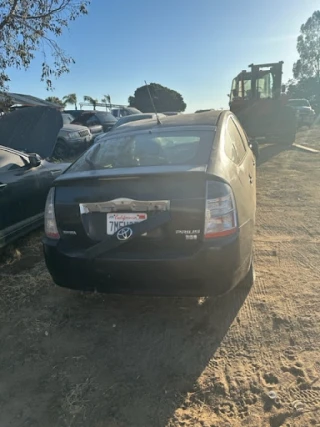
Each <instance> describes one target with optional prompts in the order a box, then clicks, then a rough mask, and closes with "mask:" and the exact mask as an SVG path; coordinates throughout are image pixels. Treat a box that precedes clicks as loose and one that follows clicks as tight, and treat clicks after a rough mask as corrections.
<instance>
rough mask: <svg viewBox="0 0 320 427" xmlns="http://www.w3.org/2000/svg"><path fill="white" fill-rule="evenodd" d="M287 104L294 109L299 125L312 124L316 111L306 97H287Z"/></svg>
mask: <svg viewBox="0 0 320 427" xmlns="http://www.w3.org/2000/svg"><path fill="white" fill-rule="evenodd" d="M287 105H288V106H289V107H291V108H293V109H294V110H295V111H296V113H297V122H298V125H299V126H304V125H307V126H311V125H312V123H313V122H314V120H315V118H316V113H315V111H314V110H313V109H312V107H311V105H310V102H309V101H308V100H307V99H289V101H288V103H287Z"/></svg>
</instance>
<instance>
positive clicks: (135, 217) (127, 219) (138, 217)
mask: <svg viewBox="0 0 320 427" xmlns="http://www.w3.org/2000/svg"><path fill="white" fill-rule="evenodd" d="M147 218H148V216H147V214H145V213H110V214H107V234H108V235H109V236H112V235H113V234H115V233H116V232H117V231H118V230H119V229H120V228H122V227H126V226H128V225H132V224H136V223H137V222H142V221H145V220H146V219H147Z"/></svg>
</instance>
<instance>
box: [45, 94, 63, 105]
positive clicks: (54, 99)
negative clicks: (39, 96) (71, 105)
mask: <svg viewBox="0 0 320 427" xmlns="http://www.w3.org/2000/svg"><path fill="white" fill-rule="evenodd" d="M45 100H46V101H48V102H52V103H53V104H57V105H61V107H64V102H63V101H61V99H60V98H58V97H57V96H48V97H47V98H46V99H45Z"/></svg>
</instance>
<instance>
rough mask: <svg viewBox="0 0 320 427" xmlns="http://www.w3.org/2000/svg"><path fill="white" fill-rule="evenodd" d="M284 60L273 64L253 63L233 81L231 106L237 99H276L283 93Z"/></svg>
mask: <svg viewBox="0 0 320 427" xmlns="http://www.w3.org/2000/svg"><path fill="white" fill-rule="evenodd" d="M282 65H283V61H281V62H277V63H273V64H259V65H254V64H251V65H249V67H250V68H251V71H246V70H243V71H241V73H240V74H238V76H237V77H236V78H234V79H233V81H232V87H231V93H230V107H231V106H232V104H233V103H234V102H236V103H237V101H242V102H243V101H252V100H259V99H276V98H279V97H280V94H281V78H282Z"/></svg>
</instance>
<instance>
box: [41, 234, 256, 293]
mask: <svg viewBox="0 0 320 427" xmlns="http://www.w3.org/2000/svg"><path fill="white" fill-rule="evenodd" d="M59 246H60V248H59ZM43 247H44V255H45V261H46V265H47V268H48V270H49V272H50V274H51V276H52V278H53V280H54V282H55V283H56V284H57V285H59V286H62V287H67V288H71V289H77V290H83V291H98V292H107V293H115V294H124V293H127V294H142V295H185V296H188V295H190V296H203V295H219V294H222V293H225V292H227V291H228V290H230V289H231V288H233V287H234V286H235V285H237V284H238V283H239V282H240V281H241V280H242V279H243V277H244V276H245V274H246V273H247V271H248V269H249V266H250V257H251V247H250V248H247V249H248V250H247V251H244V250H243V248H241V251H240V242H239V236H238V235H237V236H231V237H229V238H227V239H221V240H219V241H215V242H206V243H203V244H201V245H200V246H199V247H198V248H197V250H196V251H195V252H193V253H192V254H188V255H183V254H179V253H173V252H172V251H171V252H169V251H168V252H167V253H165V252H163V253H162V254H161V257H159V256H158V257H157V258H155V257H153V256H152V254H151V255H150V254H139V253H134V254H132V253H130V254H129V253H127V254H125V253H123V252H122V253H119V252H118V253H117V254H114V255H111V253H110V254H108V256H104V257H99V258H96V259H94V260H89V259H84V258H80V257H77V256H71V255H69V254H67V253H64V252H63V251H62V250H61V245H59V243H58V244H57V243H56V242H52V241H50V240H48V239H44V245H43Z"/></svg>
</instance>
